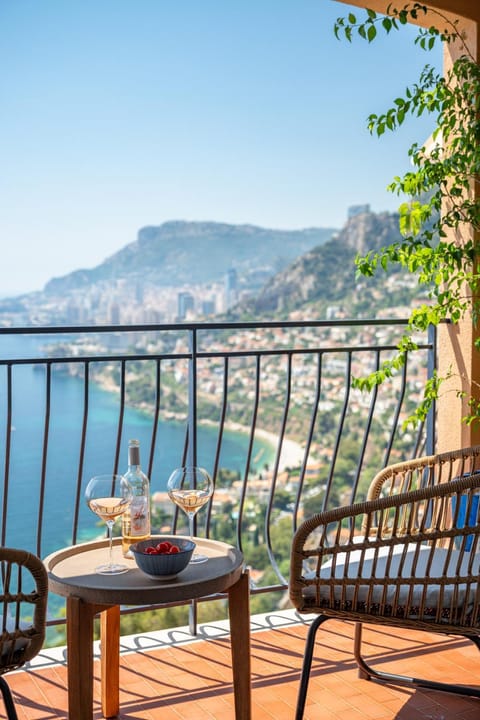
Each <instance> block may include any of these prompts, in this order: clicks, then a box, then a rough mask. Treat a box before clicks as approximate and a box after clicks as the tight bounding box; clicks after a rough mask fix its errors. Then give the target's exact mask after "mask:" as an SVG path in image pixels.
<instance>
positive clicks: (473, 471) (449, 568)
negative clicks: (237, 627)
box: [290, 446, 480, 635]
mask: <svg viewBox="0 0 480 720" xmlns="http://www.w3.org/2000/svg"><path fill="white" fill-rule="evenodd" d="M479 496H480V446H477V447H471V448H466V449H462V450H458V451H455V452H450V453H443V454H441V455H434V456H429V457H424V458H419V459H415V460H413V461H411V462H404V463H398V464H396V465H391V466H389V467H387V468H385V469H384V470H382V471H381V472H380V473H378V475H377V476H376V477H375V478H374V480H373V481H372V483H371V486H370V489H369V493H368V496H367V500H366V501H365V502H363V503H358V504H355V505H351V506H347V507H339V508H336V509H334V510H330V511H326V512H323V513H320V514H318V515H315V516H313V517H311V518H309V519H307V520H305V521H304V522H303V523H302V525H301V526H300V527H299V528H298V531H297V532H296V534H295V537H294V540H293V545H292V555H291V574H290V598H291V601H292V603H293V605H294V607H295V608H297V609H298V610H299V611H300V612H305V613H317V614H323V615H327V616H335V617H341V618H344V619H349V620H357V621H361V622H373V623H382V624H388V625H396V626H402V627H411V628H415V629H426V630H429V631H438V632H442V633H448V632H455V633H461V634H467V635H480V588H479V572H480V570H479V564H480V537H479V536H480V519H479V518H480V514H479V510H480V508H479Z"/></svg>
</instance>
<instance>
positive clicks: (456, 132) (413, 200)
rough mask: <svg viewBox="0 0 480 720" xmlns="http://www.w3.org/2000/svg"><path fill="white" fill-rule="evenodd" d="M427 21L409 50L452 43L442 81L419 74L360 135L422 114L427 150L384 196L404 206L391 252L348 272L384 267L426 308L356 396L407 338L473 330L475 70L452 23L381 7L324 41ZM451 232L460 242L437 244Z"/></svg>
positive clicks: (380, 377)
mask: <svg viewBox="0 0 480 720" xmlns="http://www.w3.org/2000/svg"><path fill="white" fill-rule="evenodd" d="M427 15H428V19H429V23H430V21H431V24H429V26H428V27H426V28H425V27H421V28H419V30H418V33H417V34H416V36H415V39H414V42H415V43H416V44H417V45H419V46H420V47H421V48H422V49H423V50H425V51H426V52H429V51H431V50H432V49H433V48H434V47H435V45H436V43H438V42H442V43H456V44H457V45H458V46H459V47H460V49H461V50H460V52H459V53H458V54H459V58H458V59H457V60H456V61H455V62H454V64H453V65H452V67H451V69H450V70H449V71H448V73H447V74H446V75H443V74H441V73H439V72H437V71H436V70H435V69H434V68H433V67H432V66H431V65H429V64H426V65H425V66H424V68H423V70H422V72H421V74H420V77H419V79H418V81H417V82H416V83H414V84H413V85H410V86H408V87H406V89H405V91H404V92H403V93H402V94H400V95H399V96H398V97H396V98H395V99H394V100H393V102H392V105H391V107H390V108H388V109H387V110H386V111H385V112H383V113H381V114H371V115H370V116H369V117H368V129H369V131H370V133H371V134H375V135H377V136H379V137H380V136H381V135H383V134H384V133H385V132H387V131H390V132H393V131H395V130H396V129H397V128H399V127H400V126H401V125H402V124H403V123H404V121H405V119H406V118H407V117H408V116H413V117H420V116H422V115H423V114H425V113H428V114H430V115H432V116H433V120H434V125H435V129H434V132H433V134H432V137H431V142H430V143H428V145H427V144H422V145H421V144H418V143H414V144H413V145H412V146H411V147H410V149H409V151H408V155H409V157H410V160H411V166H412V168H413V169H412V170H410V171H409V172H407V173H406V174H404V175H403V176H397V177H394V178H393V180H392V182H391V184H390V185H389V187H388V189H389V191H390V192H392V193H395V194H397V195H398V196H400V197H402V198H404V200H403V202H401V204H400V207H399V215H400V222H399V240H398V242H394V243H392V244H390V245H388V246H385V247H383V248H381V249H380V250H379V251H377V252H373V251H372V252H369V253H367V254H366V255H365V256H363V257H357V259H356V266H357V274H359V275H363V276H367V277H371V276H374V275H375V274H376V273H377V272H378V271H386V270H387V269H388V268H389V267H390V266H401V267H403V268H406V269H407V270H408V271H409V272H410V273H414V274H415V275H416V276H417V278H418V282H419V284H420V285H421V286H423V287H425V288H426V290H427V293H428V298H429V301H428V302H426V303H425V304H423V305H421V306H420V307H418V308H414V309H413V310H412V312H411V314H410V317H409V322H408V326H407V328H406V331H405V333H404V335H403V337H402V338H401V340H400V342H399V344H398V347H397V352H396V354H395V356H394V357H393V359H391V360H388V361H387V362H385V363H384V364H383V365H382V367H381V368H380V369H379V370H378V371H377V372H375V373H372V374H370V375H368V376H367V377H361V378H356V379H355V381H354V383H355V385H356V387H358V388H361V389H372V387H374V386H375V385H377V384H380V383H382V382H383V381H384V380H385V379H387V378H389V377H391V376H392V375H393V374H394V373H396V372H397V371H398V370H399V368H401V367H402V365H403V364H404V363H405V360H406V355H407V352H409V351H410V350H412V349H415V348H416V344H415V342H414V341H413V339H412V336H413V334H414V332H415V331H417V330H421V331H425V330H426V329H427V328H428V326H429V325H438V324H439V323H440V322H442V321H445V320H449V321H450V322H452V323H457V322H458V321H459V320H460V319H461V318H463V317H464V316H466V315H467V314H470V313H471V315H472V319H473V322H475V323H477V322H478V319H479V316H480V312H479V310H480V299H479V292H478V291H479V286H480V267H479V259H478V248H477V246H476V243H475V237H476V234H477V233H478V231H479V229H480V199H479V198H480V190H479V185H478V184H479V178H480V113H479V111H480V67H479V65H478V64H477V63H476V62H475V58H474V57H473V55H472V53H471V52H470V50H469V48H468V46H467V44H466V42H465V39H464V37H463V35H462V33H461V31H460V30H459V28H458V23H457V22H456V21H452V20H450V19H449V18H448V17H447V16H445V15H444V14H442V13H441V12H440V11H437V10H435V9H432V8H427V6H426V5H422V4H421V3H417V2H415V3H408V4H406V5H405V6H404V7H402V8H401V9H398V8H396V7H394V6H393V5H390V6H389V7H388V8H387V14H386V15H380V14H377V13H376V12H375V11H373V10H366V11H365V16H364V17H363V18H362V19H360V20H359V19H357V16H356V15H355V14H353V13H349V14H348V16H347V17H343V18H338V20H337V22H336V23H335V26H334V32H335V35H336V37H337V38H339V39H342V38H344V39H346V40H347V41H349V42H352V40H353V38H354V37H356V36H358V37H359V38H361V39H362V40H365V41H366V42H368V43H371V42H373V41H374V40H375V38H376V37H377V36H378V34H379V33H380V32H383V33H386V34H387V35H388V34H389V33H391V32H394V31H399V30H401V29H402V27H404V26H406V25H407V23H409V22H410V21H415V20H418V19H419V18H421V16H427ZM452 230H453V231H454V232H455V233H456V234H457V236H458V237H463V238H465V237H467V239H466V240H465V239H463V240H462V241H459V242H458V243H455V242H451V241H450V240H449V241H447V240H446V239H445V238H447V234H448V235H449V237H451V233H452ZM465 231H467V232H465ZM477 349H478V350H480V347H479V346H478V345H477ZM444 380H445V377H440V376H438V375H434V377H433V378H431V379H430V380H429V381H428V383H427V384H426V386H425V389H424V395H423V400H422V401H421V403H420V405H419V406H418V408H417V409H416V411H415V413H414V414H413V415H412V417H410V418H409V419H408V421H407V423H406V424H407V425H408V424H412V425H416V424H417V423H418V422H419V421H422V420H424V419H425V418H426V416H427V414H428V411H429V409H430V408H431V406H432V404H433V402H434V401H435V400H436V399H437V397H438V395H439V390H440V386H441V383H442V382H443V381H444ZM458 394H459V395H461V394H462V393H461V392H460V391H459V393H458ZM469 408H470V414H469V415H468V417H466V418H465V421H466V422H468V423H472V422H474V421H478V420H480V402H479V401H477V400H476V399H475V398H474V397H473V395H472V397H470V398H469Z"/></svg>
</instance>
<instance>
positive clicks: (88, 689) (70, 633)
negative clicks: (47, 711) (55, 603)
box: [67, 597, 95, 720]
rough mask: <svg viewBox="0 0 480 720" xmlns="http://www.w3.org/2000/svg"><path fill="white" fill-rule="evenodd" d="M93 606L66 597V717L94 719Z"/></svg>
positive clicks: (76, 719) (82, 719)
mask: <svg viewBox="0 0 480 720" xmlns="http://www.w3.org/2000/svg"><path fill="white" fill-rule="evenodd" d="M94 615H95V608H94V607H93V606H92V605H89V604H88V603H85V602H83V601H82V600H80V599H79V598H76V597H68V598H67V677H68V717H69V720H92V719H93V617H94Z"/></svg>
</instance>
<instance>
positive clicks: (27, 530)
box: [0, 335, 273, 556]
mask: <svg viewBox="0 0 480 720" xmlns="http://www.w3.org/2000/svg"><path fill="white" fill-rule="evenodd" d="M44 343H45V338H42V337H41V336H38V337H37V338H32V337H29V336H21V335H12V336H5V335H4V336H0V357H1V358H2V359H6V358H15V359H18V358H32V357H42V350H41V346H42V345H43V344H44ZM6 378H7V371H6V368H5V367H0V472H2V477H5V470H6V466H5V450H6V429H7V426H6V423H7V391H6ZM45 378H46V373H45V372H44V371H42V370H40V369H34V366H33V365H31V364H25V365H17V366H14V367H13V369H12V406H11V412H12V414H11V430H12V431H11V435H10V437H11V447H10V463H9V466H8V495H7V496H6V497H5V495H4V492H3V483H2V491H1V493H0V494H1V497H0V500H1V502H2V503H3V502H6V504H7V524H6V539H5V542H6V544H7V545H9V546H12V547H23V548H26V549H29V550H32V551H35V548H36V544H37V533H38V527H39V522H40V520H41V518H42V517H43V532H42V544H41V554H42V556H45V555H47V554H49V553H50V552H53V551H54V550H57V549H59V548H61V547H63V546H65V545H68V544H70V543H71V540H72V527H73V523H74V509H75V505H76V503H78V508H79V521H78V539H79V540H80V541H82V540H88V539H91V538H92V537H94V536H98V535H99V534H100V533H101V529H100V528H99V527H98V526H97V525H96V522H95V521H96V518H95V517H94V516H93V515H92V513H91V512H90V511H89V510H88V508H87V507H86V505H85V502H84V500H83V492H84V489H85V486H86V484H87V482H88V480H89V478H90V477H91V476H92V475H94V474H98V473H102V472H110V471H111V469H112V462H113V458H114V454H115V447H116V442H117V434H118V418H119V401H118V396H117V395H116V394H115V393H110V392H107V391H105V390H102V389H101V388H99V387H97V386H94V385H91V386H90V390H89V397H88V429H87V434H86V442H85V453H84V465H83V470H82V472H81V474H80V477H78V476H79V470H78V468H79V460H80V454H81V435H82V420H83V408H84V387H83V382H82V381H81V380H80V379H78V378H75V377H71V376H68V375H65V374H60V373H55V372H54V373H52V385H51V399H50V407H49V410H50V413H49V418H50V419H49V423H48V425H46V423H45V418H46V412H45V411H46V390H45ZM152 432H153V419H152V417H151V416H150V415H149V414H147V413H144V412H141V411H138V410H135V409H133V408H127V409H126V411H125V415H124V421H123V428H122V431H121V453H120V458H119V470H120V471H122V470H124V469H126V459H127V444H128V440H129V439H130V438H137V439H138V440H139V441H140V447H141V449H142V465H143V467H144V469H145V470H146V469H147V463H148V453H149V450H150V446H151V442H152ZM45 438H47V439H48V445H47V447H48V451H47V455H46V462H45V466H44V468H42V450H43V444H44V439H45ZM184 441H185V427H184V425H183V424H180V423H175V422H164V421H161V422H160V423H159V424H158V427H157V437H156V445H155V462H154V464H153V467H152V472H151V478H150V482H151V492H152V493H155V492H157V491H163V490H165V487H166V482H167V479H168V476H169V474H170V472H171V471H172V470H173V468H174V467H176V466H177V465H179V464H180V462H181V458H182V451H183V445H184ZM216 442H217V433H216V431H215V429H214V428H211V427H203V426H200V427H199V430H198V443H197V444H198V462H199V464H201V465H203V466H204V467H206V468H207V469H208V470H210V471H211V470H212V467H213V463H214V457H215V451H216ZM247 448H248V437H247V435H246V434H243V433H236V432H226V433H225V436H224V441H223V449H222V455H221V458H220V467H228V468H229V469H231V470H237V471H239V472H240V473H241V475H242V476H243V473H244V471H245V465H246V458H247ZM253 456H254V458H256V459H257V462H258V464H259V469H260V468H261V467H263V464H264V463H266V462H271V460H272V456H273V451H272V448H271V446H270V445H269V444H268V442H266V441H264V440H257V441H256V442H255V447H254V453H253ZM42 471H44V473H45V494H44V498H43V502H42V503H39V491H40V485H41V479H42ZM77 487H78V488H79V490H78V497H77Z"/></svg>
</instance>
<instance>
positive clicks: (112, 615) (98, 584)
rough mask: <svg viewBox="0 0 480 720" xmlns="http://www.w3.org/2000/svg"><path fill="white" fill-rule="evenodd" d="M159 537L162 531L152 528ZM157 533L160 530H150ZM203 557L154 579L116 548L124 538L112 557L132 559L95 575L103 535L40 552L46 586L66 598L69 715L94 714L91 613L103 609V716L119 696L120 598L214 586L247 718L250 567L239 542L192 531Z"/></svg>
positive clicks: (174, 594)
mask: <svg viewBox="0 0 480 720" xmlns="http://www.w3.org/2000/svg"><path fill="white" fill-rule="evenodd" d="M157 537H160V536H157ZM155 540H157V538H155ZM195 542H196V543H197V548H198V551H199V552H201V553H203V554H205V555H207V556H208V561H207V562H205V563H199V564H198V565H195V564H190V565H188V566H187V567H186V569H185V570H183V571H182V572H181V573H180V574H179V575H178V576H177V578H175V579H173V580H165V581H162V580H153V579H151V578H149V577H148V576H147V575H145V574H144V573H143V572H142V571H141V570H139V569H138V567H137V566H136V564H135V561H134V560H128V559H126V558H123V557H122V555H121V538H116V539H115V540H114V559H115V557H116V558H117V559H119V560H120V558H122V561H123V562H124V563H125V564H126V565H128V566H129V568H130V569H129V571H128V572H126V573H123V574H121V575H111V576H108V575H99V574H97V573H96V572H95V567H97V565H100V564H101V563H102V562H105V559H106V557H107V553H108V543H107V541H106V540H101V541H95V542H89V543H84V544H79V545H73V546H70V547H67V548H63V549H62V550H58V551H57V552H55V553H52V554H51V555H49V556H48V557H47V558H45V560H44V563H45V565H46V568H47V571H48V578H49V589H50V590H51V591H52V592H54V593H57V594H58V595H61V596H63V597H65V598H66V605H67V618H66V621H67V667H68V670H67V672H68V706H69V719H70V720H92V718H93V619H94V616H95V615H96V614H97V613H100V636H101V643H100V644H101V655H100V666H101V700H102V712H103V715H104V716H105V717H116V716H117V715H118V713H119V710H120V704H119V680H120V678H119V672H120V671H119V665H120V605H150V604H151V605H157V604H163V603H165V604H166V603H171V602H175V601H177V602H182V601H185V600H193V599H196V598H201V597H206V596H208V595H213V594H216V593H227V594H228V601H229V602H228V606H229V617H230V637H231V651H232V670H233V685H234V693H235V717H236V718H237V720H250V717H251V684H250V608H249V580H248V573H247V572H246V571H245V570H244V567H243V555H242V553H241V552H240V551H239V550H237V549H236V548H234V547H232V546H231V545H227V544H225V543H222V542H217V541H215V540H205V539H202V538H195Z"/></svg>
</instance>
